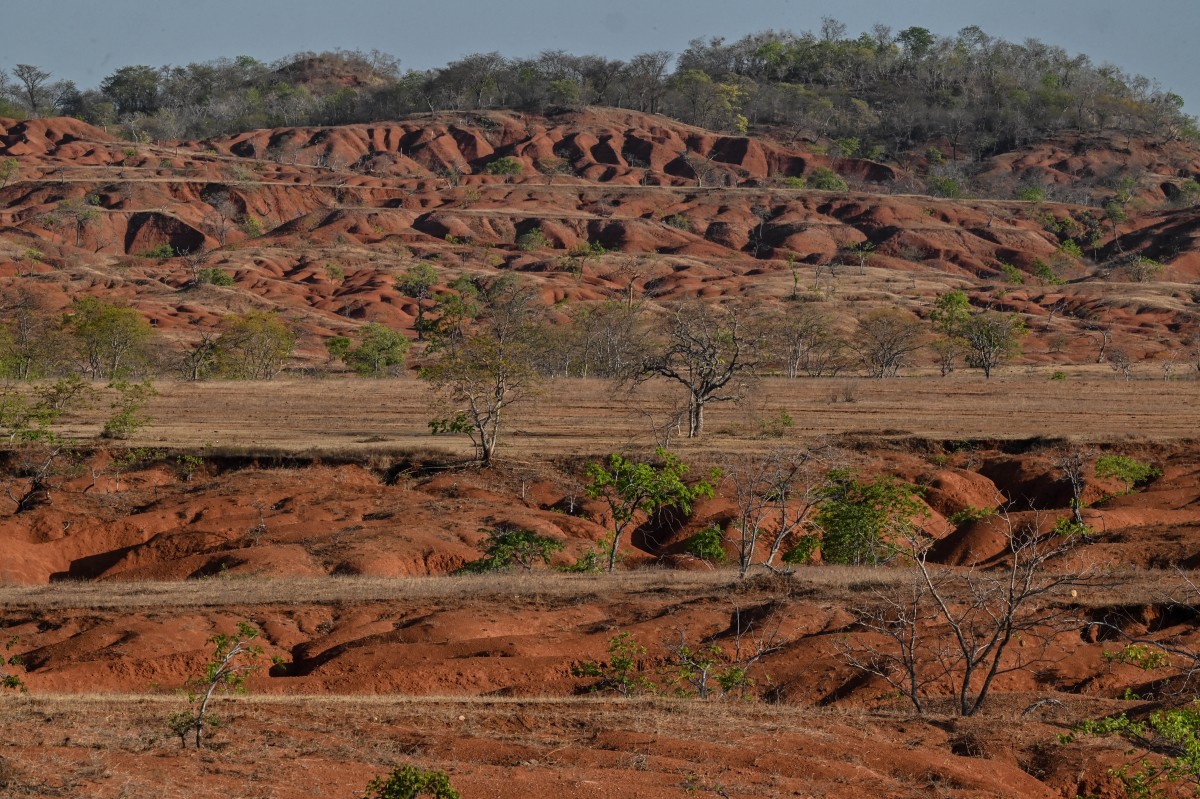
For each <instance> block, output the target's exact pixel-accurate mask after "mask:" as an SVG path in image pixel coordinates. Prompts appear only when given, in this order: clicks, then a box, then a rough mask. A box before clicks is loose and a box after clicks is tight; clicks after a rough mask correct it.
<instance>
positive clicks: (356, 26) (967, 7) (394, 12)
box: [0, 0, 1200, 114]
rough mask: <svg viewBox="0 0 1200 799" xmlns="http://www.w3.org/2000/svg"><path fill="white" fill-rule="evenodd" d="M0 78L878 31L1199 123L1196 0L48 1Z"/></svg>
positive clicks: (11, 31) (14, 27) (26, 16)
mask: <svg viewBox="0 0 1200 799" xmlns="http://www.w3.org/2000/svg"><path fill="white" fill-rule="evenodd" d="M4 5H5V8H4V9H3V21H2V23H0V26H2V30H0V54H3V55H2V59H3V60H0V68H10V67H12V66H13V65H14V64H17V63H30V64H36V65H38V66H41V67H42V68H44V69H48V70H50V71H51V72H53V73H54V74H55V76H56V77H60V78H69V79H71V80H74V81H75V82H76V83H77V84H78V85H79V86H80V87H81V88H92V87H95V86H97V85H98V84H99V83H100V80H101V79H102V78H104V77H105V76H106V75H108V74H109V73H111V72H112V71H113V70H115V69H116V68H118V67H121V66H127V65H131V64H148V65H150V66H155V67H157V66H162V65H164V64H186V63H189V62H192V61H208V60H211V59H214V58H219V57H222V56H236V55H251V56H254V57H256V58H259V59H261V60H264V61H271V60H274V59H276V58H279V57H281V56H284V55H287V54H289V53H294V52H297V51H301V50H328V49H333V48H337V47H340V48H344V49H362V50H370V49H379V50H382V51H385V52H388V53H391V54H392V55H394V56H397V57H399V58H400V61H401V67H402V68H405V69H424V68H428V67H435V66H441V65H443V64H445V63H446V62H448V61H452V60H454V59H456V58H458V57H460V56H462V55H464V54H466V53H472V52H486V51H491V50H498V51H499V52H501V53H503V54H504V55H506V56H529V55H534V54H536V53H538V52H540V51H542V50H548V49H562V50H567V51H569V52H573V53H578V54H584V53H596V54H599V55H605V56H608V57H611V58H627V57H629V56H631V55H633V54H636V53H640V52H646V51H648V50H670V51H672V52H679V51H680V50H682V49H683V48H684V47H686V46H687V42H688V40H689V39H693V38H696V37H706V38H707V37H710V36H725V37H726V38H727V39H736V38H738V37H740V36H742V35H744V34H747V33H754V32H757V31H762V30H766V29H768V28H774V29H777V30H792V31H796V32H800V31H804V30H813V31H816V30H818V29H819V27H820V24H821V17H823V16H832V17H835V18H837V19H840V20H841V21H842V22H844V23H846V25H847V27H848V32H849V33H850V35H857V34H858V33H860V32H862V31H865V30H869V29H870V27H871V25H872V24H874V23H876V22H882V23H884V24H887V25H891V26H893V28H895V29H896V30H900V29H902V28H906V27H909V26H912V25H919V26H922V27H926V28H929V29H930V30H932V31H933V32H935V33H938V34H942V35H951V34H953V33H955V32H957V31H958V30H959V29H961V28H963V27H966V26H967V25H978V26H980V27H981V28H983V30H984V31H986V32H987V33H989V34H991V35H992V36H997V37H1001V38H1004V39H1008V40H1010V41H1016V42H1020V41H1023V40H1024V39H1026V38H1037V39H1041V40H1042V41H1044V42H1046V43H1048V44H1055V45H1058V46H1060V47H1063V48H1064V49H1066V50H1067V51H1068V52H1069V53H1071V54H1076V53H1086V54H1088V55H1089V56H1091V58H1092V60H1093V61H1094V62H1096V63H1098V64H1099V63H1104V62H1111V63H1113V64H1116V65H1117V66H1118V67H1120V68H1122V69H1123V70H1125V71H1127V72H1132V73H1141V74H1143V75H1146V76H1147V77H1150V78H1153V79H1155V80H1157V81H1158V82H1159V83H1160V84H1162V86H1163V87H1164V88H1166V89H1170V90H1171V91H1175V92H1178V93H1179V94H1180V95H1182V96H1183V97H1184V99H1185V100H1186V102H1187V105H1186V108H1185V110H1187V111H1189V112H1190V113H1192V114H1198V113H1200V46H1198V45H1197V43H1196V42H1195V41H1194V38H1195V36H1196V34H1197V32H1198V31H1200V24H1198V23H1200V0H1132V1H1131V0H988V2H978V0H839V1H838V2H833V0H601V1H600V2H585V0H508V2H497V1H496V0H477V1H475V2H472V1H471V0H419V1H416V2H414V1H412V0H106V2H97V0H56V2H53V3H28V2H23V3H17V2H11V1H10V2H5V3H4Z"/></svg>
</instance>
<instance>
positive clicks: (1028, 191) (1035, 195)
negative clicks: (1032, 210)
mask: <svg viewBox="0 0 1200 799" xmlns="http://www.w3.org/2000/svg"><path fill="white" fill-rule="evenodd" d="M1017 199H1018V200H1024V201H1025V202H1030V203H1044V202H1045V201H1046V190H1045V189H1043V188H1042V187H1041V186H1022V187H1021V188H1019V189H1017Z"/></svg>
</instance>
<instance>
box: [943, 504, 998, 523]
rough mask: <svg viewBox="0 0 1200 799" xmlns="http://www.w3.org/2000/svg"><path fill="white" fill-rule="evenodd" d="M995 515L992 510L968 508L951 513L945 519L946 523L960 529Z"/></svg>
mask: <svg viewBox="0 0 1200 799" xmlns="http://www.w3.org/2000/svg"><path fill="white" fill-rule="evenodd" d="M995 515H996V511H995V509H993V508H976V507H972V506H968V507H965V508H963V509H962V510H959V511H955V512H954V513H951V514H950V515H949V516H947V517H946V521H948V522H950V523H951V524H953V525H954V526H955V527H961V526H963V525H964V524H969V523H971V522H977V521H979V520H980V519H987V518H990V517H992V516H995Z"/></svg>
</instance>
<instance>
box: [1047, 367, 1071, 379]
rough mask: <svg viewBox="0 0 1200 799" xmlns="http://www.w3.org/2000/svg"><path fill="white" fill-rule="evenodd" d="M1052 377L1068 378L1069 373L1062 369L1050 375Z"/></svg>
mask: <svg viewBox="0 0 1200 799" xmlns="http://www.w3.org/2000/svg"><path fill="white" fill-rule="evenodd" d="M1050 379H1051V380H1066V379H1067V373H1066V372H1064V371H1062V370H1061V369H1060V370H1058V371H1056V372H1055V373H1054V374H1052V375H1050Z"/></svg>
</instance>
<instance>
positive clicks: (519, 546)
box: [462, 527, 564, 574]
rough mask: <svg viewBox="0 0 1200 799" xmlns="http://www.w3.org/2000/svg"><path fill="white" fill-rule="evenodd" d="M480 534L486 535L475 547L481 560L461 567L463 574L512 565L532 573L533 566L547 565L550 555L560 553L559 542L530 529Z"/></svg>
mask: <svg viewBox="0 0 1200 799" xmlns="http://www.w3.org/2000/svg"><path fill="white" fill-rule="evenodd" d="M482 532H487V537H486V538H484V539H483V540H482V541H480V542H479V544H478V545H477V546H478V548H479V551H480V552H482V553H483V557H482V558H480V559H479V560H477V561H473V562H471V563H468V564H467V565H466V566H464V567H463V568H462V571H464V572H469V573H476V574H478V573H481V572H491V571H504V570H506V569H511V568H513V567H514V566H520V567H521V568H522V569H524V570H525V571H533V564H535V563H537V562H538V561H539V560H540V561H541V562H542V563H545V564H549V563H550V556H551V555H553V554H554V553H555V552H560V551H562V549H563V546H564V545H563V542H562V541H559V540H558V539H555V538H551V537H549V536H545V535H538V534H537V533H535V532H534V531H533V530H522V529H514V528H510V527H497V528H495V529H491V530H485V531H482Z"/></svg>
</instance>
